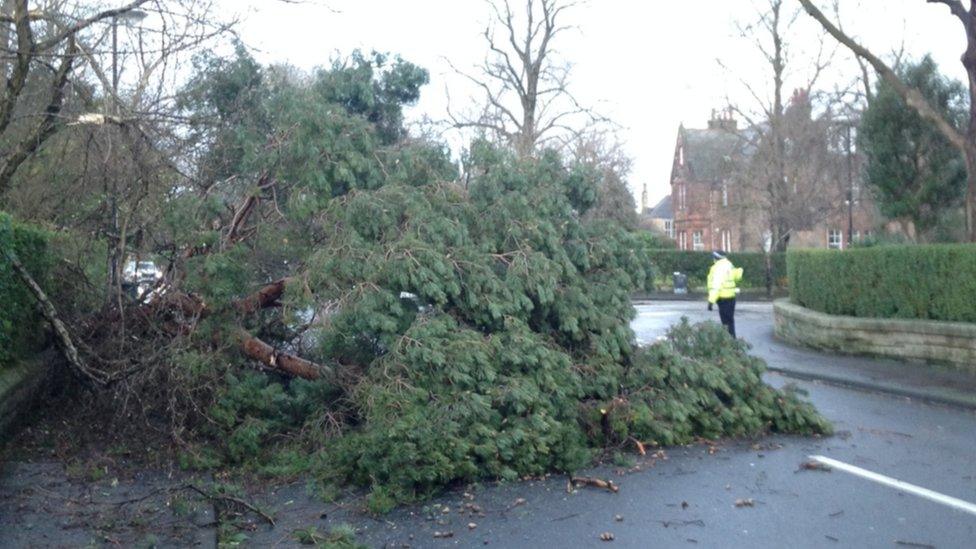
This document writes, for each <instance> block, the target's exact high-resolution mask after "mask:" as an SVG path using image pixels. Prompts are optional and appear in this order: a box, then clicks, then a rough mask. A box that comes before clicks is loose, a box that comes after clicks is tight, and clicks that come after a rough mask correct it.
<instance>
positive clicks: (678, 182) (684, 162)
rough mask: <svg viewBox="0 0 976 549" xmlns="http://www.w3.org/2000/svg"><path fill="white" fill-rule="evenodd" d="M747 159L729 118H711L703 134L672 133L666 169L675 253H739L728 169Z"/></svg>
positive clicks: (738, 228) (684, 130) (738, 227)
mask: <svg viewBox="0 0 976 549" xmlns="http://www.w3.org/2000/svg"><path fill="white" fill-rule="evenodd" d="M745 154H747V150H746V142H745V140H744V139H742V138H741V137H740V136H739V135H738V134H737V132H736V122H735V120H733V119H732V118H731V117H724V118H717V117H714V116H713V117H712V120H710V121H709V122H708V128H707V129H703V130H698V129H688V128H685V127H684V126H681V127H679V128H678V138H677V141H676V143H675V147H674V163H673V165H672V168H671V209H672V214H673V216H674V229H673V230H674V235H673V238H674V239H675V241H676V242H677V244H678V249H679V250H724V251H735V250H739V249H742V248H743V245H742V242H741V241H742V239H743V231H742V224H743V223H742V220H741V219H737V217H738V216H736V215H734V213H733V210H732V209H730V208H729V207H728V206H729V204H730V203H731V202H730V200H731V195H732V189H731V186H732V184H733V173H734V171H733V165H734V162H735V160H736V159H738V158H741V157H743V156H744V155H745Z"/></svg>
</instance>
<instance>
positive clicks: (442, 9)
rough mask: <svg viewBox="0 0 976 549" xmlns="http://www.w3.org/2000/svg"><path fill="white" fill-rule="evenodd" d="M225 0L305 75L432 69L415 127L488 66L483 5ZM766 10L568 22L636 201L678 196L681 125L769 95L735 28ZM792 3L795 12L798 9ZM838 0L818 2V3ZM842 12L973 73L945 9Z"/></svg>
mask: <svg viewBox="0 0 976 549" xmlns="http://www.w3.org/2000/svg"><path fill="white" fill-rule="evenodd" d="M222 1H223V2H224V3H225V5H226V9H227V13H228V14H229V13H234V12H236V13H238V14H240V15H241V16H242V17H243V18H244V20H243V23H242V25H241V27H240V28H239V32H240V34H241V36H242V38H243V39H244V41H245V42H246V43H247V44H248V45H250V46H252V47H253V48H254V49H255V54H256V56H257V57H258V59H260V60H261V61H263V62H266V63H270V62H288V63H291V64H294V65H296V66H299V67H302V68H306V69H308V68H313V67H315V66H319V65H326V64H328V63H329V62H330V60H331V59H333V58H334V57H336V56H337V55H347V54H348V53H349V52H351V51H352V50H354V49H356V48H360V49H364V50H373V49H375V50H378V51H385V52H391V53H397V54H399V55H401V56H402V57H403V58H405V59H406V60H408V61H411V62H413V63H416V64H418V65H421V66H424V67H426V68H427V69H428V70H429V71H430V73H431V83H430V85H429V86H428V87H427V88H426V89H425V90H424V93H423V97H422V98H421V100H420V102H419V103H418V104H417V105H416V106H415V107H413V108H411V109H410V111H409V116H410V117H411V118H414V119H419V118H421V117H423V116H424V115H426V116H428V117H430V118H432V119H435V120H436V119H444V118H445V116H446V110H445V107H446V92H445V89H447V88H449V89H450V90H451V101H452V107H454V106H455V104H460V103H462V102H463V101H464V100H465V98H468V100H476V99H477V97H475V96H474V94H473V92H474V91H475V90H473V89H472V88H471V87H470V86H469V85H468V84H466V83H465V82H464V80H463V79H462V78H460V77H458V76H457V75H455V74H454V73H453V72H452V71H451V69H450V68H449V66H448V64H447V62H446V59H449V60H450V61H451V62H452V63H453V64H454V65H456V66H458V67H471V66H473V65H474V64H476V63H478V62H479V60H481V59H483V58H484V53H485V44H484V39H483V37H482V35H481V33H482V31H483V30H484V27H485V23H486V21H487V20H488V11H487V7H486V5H485V3H484V1H483V0H410V1H405V0H324V1H321V2H317V1H312V2H304V3H301V2H300V3H296V4H289V3H284V2H279V1H276V0H222ZM521 1H523V0H512V2H513V4H517V3H519V2H521ZM765 3H766V0H682V1H673V2H657V1H653V2H652V1H647V0H590V1H589V2H587V3H585V4H583V5H581V6H578V7H575V8H574V9H573V10H572V11H571V12H569V13H568V17H567V20H568V21H569V22H570V23H573V24H575V25H577V26H578V30H576V31H573V32H570V33H567V34H565V35H563V36H562V37H561V43H559V44H557V47H558V49H559V50H560V53H561V55H562V57H564V58H565V59H567V60H569V61H571V62H572V63H573V65H574V68H573V73H572V89H573V91H574V93H575V95H576V96H577V98H578V99H579V100H580V101H581V102H582V103H584V104H586V105H590V106H593V107H595V108H596V109H597V110H599V111H600V112H601V113H603V114H606V115H608V116H610V117H611V118H612V119H614V120H615V121H616V122H617V123H619V124H620V125H621V126H622V130H621V133H620V139H621V140H622V141H623V142H624V143H625V145H626V150H627V151H628V153H629V154H630V156H631V157H632V158H633V159H634V170H633V173H632V174H631V178H630V184H631V189H632V191H633V192H634V195H635V198H636V199H637V200H638V201H639V200H640V193H641V188H642V186H643V185H644V184H645V183H646V184H647V185H648V189H649V193H650V195H651V199H652V202H654V201H656V200H657V199H659V198H660V197H662V196H664V195H665V194H667V193H668V192H669V185H668V180H669V179H668V178H669V175H670V170H671V159H672V154H673V148H674V139H675V134H676V131H677V128H678V125H679V124H681V123H683V124H684V125H685V126H686V127H689V128H697V127H704V126H705V123H706V121H707V120H708V117H709V113H710V112H711V110H712V109H714V108H720V107H722V106H723V105H725V104H726V102H727V99H726V98H729V99H731V100H732V101H733V102H735V103H737V104H742V105H744V106H745V108H747V109H749V108H754V107H755V101H754V99H753V98H752V96H751V94H750V93H748V91H747V90H746V89H745V87H744V86H743V85H742V82H743V81H744V82H748V83H749V84H750V85H751V86H753V88H754V89H755V90H757V91H759V92H760V93H763V92H764V91H765V90H768V88H769V84H768V81H769V77H768V74H767V73H768V66H764V65H763V62H762V57H761V56H760V55H759V53H758V51H757V50H756V48H755V47H754V46H753V45H752V44H750V43H749V42H748V41H746V40H744V39H742V38H741V37H739V35H738V31H737V30H736V21H740V22H742V23H743V24H747V23H748V22H749V21H751V20H754V19H755V14H756V13H757V7H758V6H759V5H761V4H765ZM787 3H788V4H789V7H790V9H791V10H792V9H796V8H797V7H798V5H799V4H798V2H797V3H795V4H793V3H791V2H787ZM829 3H830V2H829V1H828V0H820V2H819V4H820V5H821V6H822V7H826V6H827V5H828V4H829ZM964 3H966V2H964ZM841 7H842V9H843V12H842V17H843V23H844V27H845V29H846V30H848V31H849V32H851V33H853V34H856V35H857V36H858V37H859V38H860V39H861V40H862V41H863V42H864V43H865V44H867V45H868V46H869V47H871V48H873V50H874V51H876V52H878V53H885V52H889V51H891V50H893V49H896V48H900V46H901V44H904V50H905V52H906V53H907V54H908V55H910V56H920V55H923V54H925V53H931V54H932V55H933V56H934V58H935V59H936V61H937V62H939V64H940V66H941V68H942V70H943V71H944V72H946V73H948V74H950V75H952V76H953V77H955V78H959V79H963V78H964V77H965V72H964V71H963V70H962V67H961V64H960V63H959V56H960V54H961V53H962V51H963V49H964V47H965V38H964V35H963V31H962V29H961V26H960V25H959V24H958V23H957V22H956V20H955V19H953V18H951V17H950V16H949V15H948V10H947V9H946V8H945V6H938V5H932V4H927V3H926V2H925V1H924V0H860V1H858V0H841ZM814 25H815V23H814V22H813V21H812V20H811V19H810V18H809V17H808V16H806V15H805V14H803V15H801V17H800V18H799V19H798V20H797V23H796V26H795V27H794V29H793V32H792V33H791V36H792V42H793V46H792V50H791V51H792V53H793V56H794V57H795V58H797V62H796V65H795V70H794V71H793V73H792V75H791V80H790V81H788V83H787V87H788V88H792V87H793V86H794V85H796V84H798V83H799V82H800V81H802V80H804V79H806V78H808V74H809V71H808V70H807V68H808V67H807V65H805V64H804V63H803V62H802V59H803V58H804V57H810V56H813V55H815V54H816V51H817V48H816V45H817V44H818V40H817V32H818V28H817V27H815V26H814ZM829 44H830V47H831V48H832V47H834V46H833V43H832V42H831V43H829ZM717 58H721V59H722V60H723V62H724V64H725V65H726V67H727V68H722V66H720V65H719V63H718V62H717V61H716V59H717ZM855 76H856V65H853V64H852V61H851V60H850V57H848V56H847V55H846V52H844V51H842V50H841V51H839V52H838V57H837V60H836V62H835V64H834V67H833V70H832V71H831V72H830V73H828V74H826V75H825V76H824V77H823V78H822V80H821V81H822V82H823V83H824V84H825V85H828V86H831V85H835V84H837V85H843V84H844V83H846V82H847V81H849V80H851V79H853V78H854V77H855Z"/></svg>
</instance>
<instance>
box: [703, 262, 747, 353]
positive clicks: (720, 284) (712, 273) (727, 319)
mask: <svg viewBox="0 0 976 549" xmlns="http://www.w3.org/2000/svg"><path fill="white" fill-rule="evenodd" d="M712 258H713V259H714V260H715V262H714V263H712V268H711V269H709V270H708V310H709V311H711V310H712V307H713V306H714V305H716V304H717V305H718V317H719V318H720V319H721V320H722V325H723V326H725V329H727V330H728V331H729V333H730V334H732V337H735V296H736V294H738V293H739V288H738V287H737V286H736V285H737V283H738V282H739V281H740V280H742V268H741V267H736V266H735V265H732V262H731V261H729V260H728V258H727V257H725V256H724V255H723V254H722V253H721V252H712Z"/></svg>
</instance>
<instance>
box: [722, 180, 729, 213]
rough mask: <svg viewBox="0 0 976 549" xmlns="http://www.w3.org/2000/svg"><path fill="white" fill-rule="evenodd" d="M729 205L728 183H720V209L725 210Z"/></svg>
mask: <svg viewBox="0 0 976 549" xmlns="http://www.w3.org/2000/svg"><path fill="white" fill-rule="evenodd" d="M728 205H729V182H728V181H723V182H722V207H723V208H727V207H728Z"/></svg>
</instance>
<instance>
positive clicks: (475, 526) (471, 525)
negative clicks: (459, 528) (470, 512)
mask: <svg viewBox="0 0 976 549" xmlns="http://www.w3.org/2000/svg"><path fill="white" fill-rule="evenodd" d="M477 527H478V525H477V524H475V523H473V522H469V523H468V530H474V529H475V528H477Z"/></svg>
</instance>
